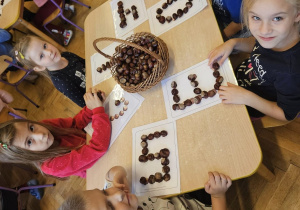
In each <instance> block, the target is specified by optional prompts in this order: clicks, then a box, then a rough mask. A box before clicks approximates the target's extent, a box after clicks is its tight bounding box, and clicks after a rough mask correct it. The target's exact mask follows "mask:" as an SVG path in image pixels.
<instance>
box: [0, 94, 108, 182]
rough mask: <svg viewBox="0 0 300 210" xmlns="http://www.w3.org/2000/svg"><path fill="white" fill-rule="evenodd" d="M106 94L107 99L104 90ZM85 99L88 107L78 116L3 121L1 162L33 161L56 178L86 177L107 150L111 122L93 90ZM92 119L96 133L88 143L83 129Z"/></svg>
mask: <svg viewBox="0 0 300 210" xmlns="http://www.w3.org/2000/svg"><path fill="white" fill-rule="evenodd" d="M102 97H104V100H105V95H104V93H102ZM84 100H85V102H86V104H87V106H86V107H84V108H83V109H82V110H81V111H80V112H79V113H78V114H77V115H76V116H75V117H74V118H58V119H48V120H43V121H42V122H35V121H31V120H26V119H19V120H11V121H8V122H5V123H2V124H0V146H1V147H0V160H1V162H5V163H23V164H31V165H34V166H35V167H37V168H38V169H39V170H40V171H41V172H42V173H45V174H48V175H51V176H56V177H68V176H71V175H77V176H80V177H85V176H86V169H88V168H90V167H91V166H92V165H93V164H94V163H95V162H96V161H97V160H98V159H99V158H100V157H102V156H103V155H104V154H105V152H106V151H107V149H108V146H109V142H110V133H111V125H110V121H109V118H108V115H107V114H106V113H105V112H104V107H103V104H102V102H101V101H100V99H99V98H98V96H97V94H92V92H91V91H89V92H87V93H86V94H85V95H84ZM91 121H92V126H93V129H94V132H93V136H92V139H91V140H90V142H89V144H88V145H87V144H86V135H85V133H84V132H83V131H82V129H83V128H84V127H86V126H87V124H88V123H89V122H91Z"/></svg>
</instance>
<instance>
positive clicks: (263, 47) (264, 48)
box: [208, 0, 300, 121]
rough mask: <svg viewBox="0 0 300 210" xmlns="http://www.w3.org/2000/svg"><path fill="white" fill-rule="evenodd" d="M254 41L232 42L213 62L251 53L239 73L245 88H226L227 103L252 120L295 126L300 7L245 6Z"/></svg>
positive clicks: (292, 2)
mask: <svg viewBox="0 0 300 210" xmlns="http://www.w3.org/2000/svg"><path fill="white" fill-rule="evenodd" d="M243 18H244V22H245V24H246V26H247V27H248V28H249V30H250V32H251V33H252V35H253V37H251V38H241V39H231V40H229V41H227V42H225V43H224V44H222V45H220V46H219V47H217V48H216V49H214V50H213V51H212V52H211V53H210V54H209V56H208V58H209V65H212V63H213V62H214V61H218V62H219V64H220V65H222V63H223V62H224V60H225V59H226V58H228V56H229V55H230V53H231V52H232V51H233V49H235V50H239V51H243V52H249V53H251V55H250V58H249V59H247V60H246V61H244V62H243V63H242V64H241V65H240V66H239V67H238V68H237V70H236V78H237V81H238V84H239V86H235V85H233V84H230V83H228V86H221V87H220V91H219V95H220V98H221V99H222V101H223V103H226V104H230V103H232V104H245V105H247V108H248V111H249V114H250V116H252V117H256V118H258V117H262V116H264V115H268V116H271V117H273V118H276V119H279V120H284V121H286V120H293V119H294V118H295V117H296V116H297V114H298V112H299V111H300V68H299V66H300V42H299V40H300V38H299V21H300V1H299V0H244V1H243Z"/></svg>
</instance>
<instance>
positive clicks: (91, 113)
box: [41, 107, 111, 178]
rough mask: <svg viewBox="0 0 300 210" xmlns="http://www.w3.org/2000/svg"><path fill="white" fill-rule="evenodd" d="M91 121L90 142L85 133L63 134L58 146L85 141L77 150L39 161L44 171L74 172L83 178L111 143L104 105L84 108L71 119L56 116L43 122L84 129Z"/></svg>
mask: <svg viewBox="0 0 300 210" xmlns="http://www.w3.org/2000/svg"><path fill="white" fill-rule="evenodd" d="M91 121H92V126H93V129H94V132H93V135H92V139H91V140H90V142H89V145H87V144H86V135H82V136H77V135H76V136H75V135H72V136H62V138H61V139H60V140H61V143H60V146H69V147H74V146H78V145H81V144H84V145H83V146H82V147H80V148H78V149H77V150H72V151H71V152H70V153H68V154H65V155H63V156H60V157H55V158H52V159H50V160H47V161H45V162H43V163H42V165H41V169H42V171H43V172H44V173H45V174H49V175H53V176H57V177H68V176H71V175H76V176H80V177H83V178H85V177H86V169H88V168H90V167H92V166H93V165H94V164H95V163H96V161H97V160H98V159H99V158H101V157H102V156H103V155H104V154H105V153H106V151H107V149H108V146H109V143H110V134H111V124H110V121H109V118H108V115H107V114H106V113H105V112H104V108H103V107H98V108H95V109H93V110H90V109H88V108H87V107H84V108H83V109H82V110H81V111H80V112H79V113H78V114H77V115H76V116H75V117H74V118H71V117H70V118H57V119H49V120H43V121H42V122H44V123H47V124H51V125H53V126H57V127H61V128H77V129H80V130H81V129H83V128H85V127H86V126H87V124H88V123H89V122H91Z"/></svg>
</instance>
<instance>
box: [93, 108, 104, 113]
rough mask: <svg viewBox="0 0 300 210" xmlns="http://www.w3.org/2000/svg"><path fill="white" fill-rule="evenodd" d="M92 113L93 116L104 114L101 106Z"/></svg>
mask: <svg viewBox="0 0 300 210" xmlns="http://www.w3.org/2000/svg"><path fill="white" fill-rule="evenodd" d="M92 112H93V114H99V113H105V111H104V107H103V106H101V107H97V108H95V109H93V110H92Z"/></svg>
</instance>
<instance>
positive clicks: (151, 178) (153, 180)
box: [148, 175, 155, 184]
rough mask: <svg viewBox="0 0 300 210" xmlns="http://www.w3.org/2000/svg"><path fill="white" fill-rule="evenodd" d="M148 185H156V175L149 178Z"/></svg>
mask: <svg viewBox="0 0 300 210" xmlns="http://www.w3.org/2000/svg"><path fill="white" fill-rule="evenodd" d="M148 183H149V184H154V183H155V176H154V175H150V176H149V178H148Z"/></svg>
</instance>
